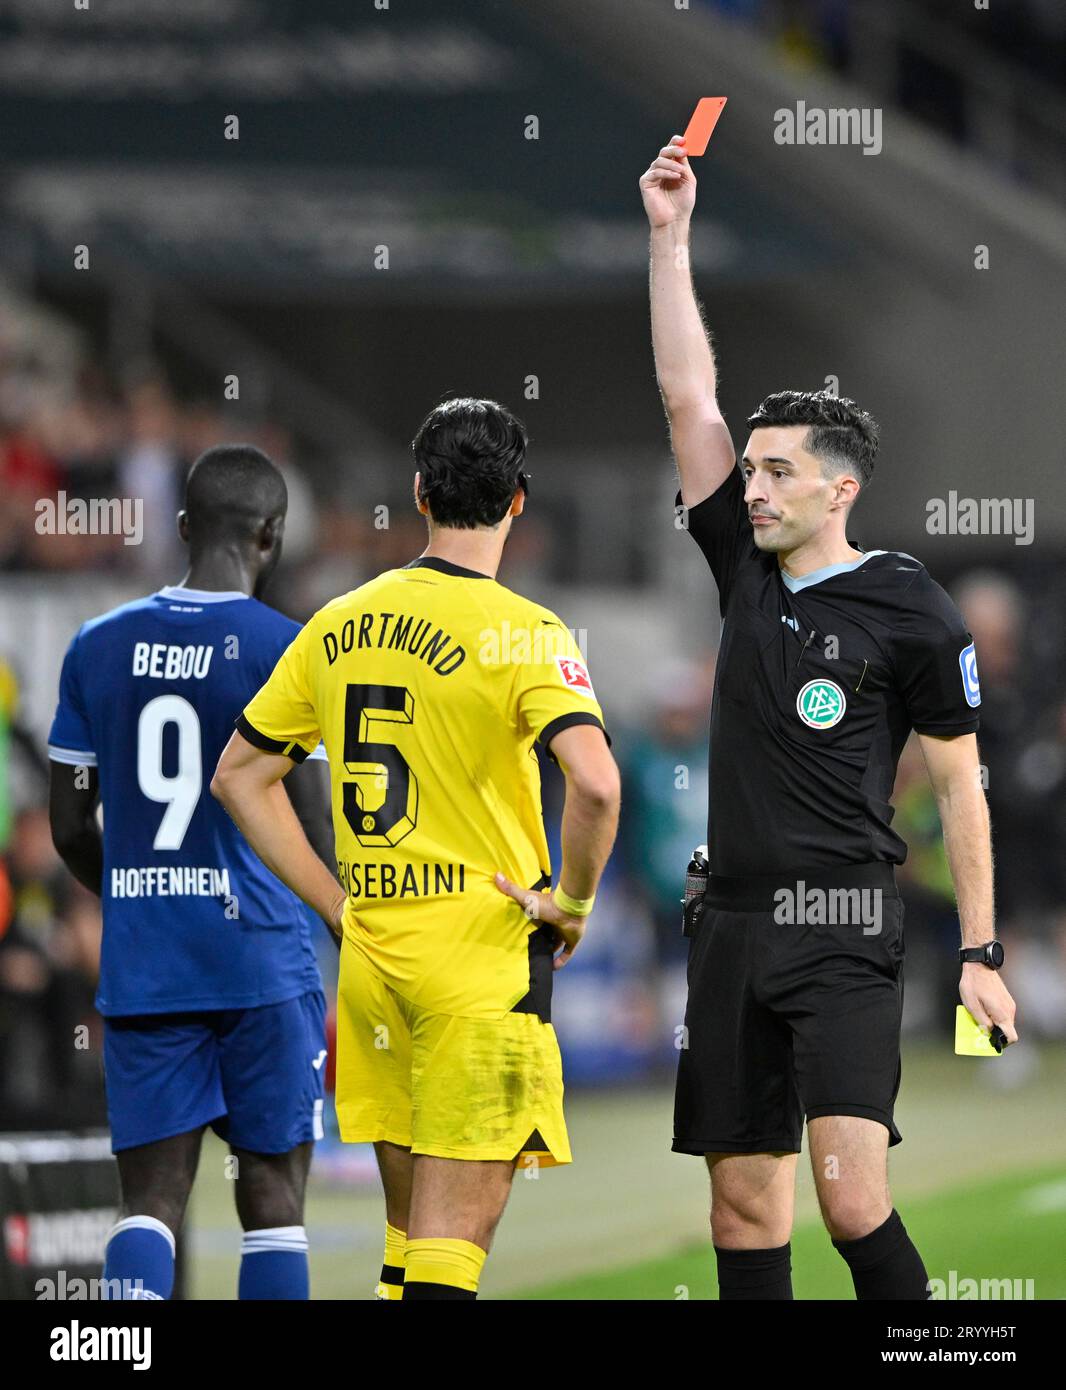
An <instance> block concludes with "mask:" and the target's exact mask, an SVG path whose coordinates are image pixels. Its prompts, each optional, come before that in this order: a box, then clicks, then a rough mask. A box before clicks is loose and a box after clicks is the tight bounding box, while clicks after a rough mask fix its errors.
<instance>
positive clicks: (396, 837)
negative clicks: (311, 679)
mask: <svg viewBox="0 0 1066 1390" xmlns="http://www.w3.org/2000/svg"><path fill="white" fill-rule="evenodd" d="M414 709H415V702H414V696H413V695H412V694H411V692H410V691H409V690H408V689H407V688H406V686H402V685H349V686H348V691H347V695H346V697H345V703H344V768H345V771H346V772H347V773H348V775H349V776H350V777H353V778H354V779H355V780H354V781H352V782H345V783H344V789H343V802H342V804H343V807H344V816H345V819H346V820H347V822H348V824H349V825H350V826H351V827H352V831H353V833H354V835H355V837H356V839H357V840H358V841H359V843H360V844H361V845H364V846H370V845H398V844H399V843H400V841H401V840H402V839H403V838H404V836H405V835H409V834H410V833H411V831H412V830H413V829H414V828H415V822H416V821H417V820H418V779H417V778H416V777H415V775H414V773H413V772H412V771H411V768H410V766H409V764H408V762H407V759H406V758H405V757H404V756H403V754H402V753H401V752H400V750H399V749H398V748H396V747H395V746H394V745H393V744H391V743H376V742H371V740H370V725H371V723H372V722H374V721H379V722H382V723H388V724H412V723H414Z"/></svg>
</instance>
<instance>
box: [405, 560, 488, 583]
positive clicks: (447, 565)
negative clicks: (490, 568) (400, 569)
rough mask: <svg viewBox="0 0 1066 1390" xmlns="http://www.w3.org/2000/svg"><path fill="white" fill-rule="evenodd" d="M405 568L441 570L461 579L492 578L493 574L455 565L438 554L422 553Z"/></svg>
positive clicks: (442, 572)
mask: <svg viewBox="0 0 1066 1390" xmlns="http://www.w3.org/2000/svg"><path fill="white" fill-rule="evenodd" d="M404 569H405V570H417V569H429V570H440V572H441V574H454V575H455V576H456V577H457V578H459V579H491V578H492V575H491V574H482V573H481V571H480V570H468V569H464V568H463V566H462V565H453V564H452V562H451V560H440V559H438V558H437V556H436V555H420V556H419V557H418V559H417V560H412V561H411V562H410V564H407V565H404Z"/></svg>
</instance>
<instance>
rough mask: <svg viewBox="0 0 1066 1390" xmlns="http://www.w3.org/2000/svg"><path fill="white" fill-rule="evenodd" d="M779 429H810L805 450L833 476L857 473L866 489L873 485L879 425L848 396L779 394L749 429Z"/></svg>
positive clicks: (760, 410) (752, 417) (764, 405)
mask: <svg viewBox="0 0 1066 1390" xmlns="http://www.w3.org/2000/svg"><path fill="white" fill-rule="evenodd" d="M776 425H809V426H810V428H809V429H808V431H807V437H806V438H805V439H804V441H803V447H804V448H805V449H806V450H807V452H808V453H809V454H814V455H815V457H816V458H819V459H821V460H822V462H823V463H824V465H825V468H826V470H827V471H828V472H829V473H830V474H832V473H843V472H849V473H855V474H857V475H858V479H859V482H860V483H861V485H862V486H863V487H865V486H866V484H867V483H868V482H869V481H870V478H871V476H872V475H873V471H874V459H875V458H876V457H877V438H878V428H877V423H876V421H875V420H874V419H873V417H872V416H871V415H868V414H867V412H866V411H865V410H860V409H859V407H858V406H857V405H856V404H855V402H854V401H852V400H849V399H848V397H847V396H834V395H831V394H830V393H829V392H828V391H775V392H774V394H773V395H772V396H767V397H766V399H765V400H764V401H763V403H762V405H760V406H759V408H758V409H757V410H756V412H755V414H754V415H749V416H748V428H749V429H753V430H758V429H767V428H768V427H773V426H776Z"/></svg>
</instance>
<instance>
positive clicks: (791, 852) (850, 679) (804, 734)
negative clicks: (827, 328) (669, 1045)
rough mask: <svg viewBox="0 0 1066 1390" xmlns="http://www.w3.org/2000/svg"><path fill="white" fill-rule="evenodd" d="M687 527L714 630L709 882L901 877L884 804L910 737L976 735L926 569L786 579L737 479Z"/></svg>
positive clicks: (969, 648)
mask: <svg viewBox="0 0 1066 1390" xmlns="http://www.w3.org/2000/svg"><path fill="white" fill-rule="evenodd" d="M678 504H679V505H680V493H679V494H678ZM687 520H688V530H689V531H690V532H691V534H692V537H693V539H694V540H695V541H696V543H697V544H698V545H699V547H700V549H701V550H702V551H703V553H704V555H705V556H706V558H707V563H708V564H709V565H710V567H711V571H712V573H713V574H714V578H715V582H716V583H717V585H718V594H719V599H720V606H721V612H722V618H723V628H722V643H721V647H720V649H719V653H718V667H717V674H716V676H715V684H714V700H713V704H712V707H711V739H710V812H709V821H708V830H707V845H708V852H709V859H710V869H711V872H712V874H723V875H735V876H740V875H750V874H758V875H765V874H775V873H778V872H782V871H790V870H807V871H814V870H826V869H830V870H831V869H832V868H834V867H836V866H838V865H841V864H859V863H865V862H868V861H870V860H884V861H887V862H889V863H893V864H901V863H902V862H903V860H904V859H905V858H906V854H907V849H906V845H905V844H904V842H903V840H902V839H901V838H900V837H899V835H897V834H896V833H895V831H894V830H893V829H892V826H891V821H892V816H893V808H892V807H891V806H890V805H889V797H890V796H891V795H892V787H893V783H894V781H895V776H896V764H897V763H898V761H899V756H900V753H901V751H902V749H903V745H904V743H905V742H906V741H907V736H908V734H909V733H910V731H911V729H912V728H913V729H916V730H917V731H918V732H919V733H923V734H945V735H954V734H968V733H973V732H975V730H976V729H977V726H978V716H977V706H978V705H979V704H980V700H981V697H980V691H979V688H978V683H977V669H976V662H975V659H974V653H973V641H972V638H971V637H970V634H969V633H968V632H967V630H966V624H965V623H964V622H963V620H962V615H961V614H960V613H959V610H958V609H957V608H956V606H955V604H954V603H952V601H951V599H950V598H948V596H947V594H946V593H945V592H944V590H943V589H942V588H941V587H940V585H939V584H937V583H936V582H935V581H934V580H933V579H932V578H931V577H930V576H929V573H928V572H927V570H926V569H925V566H924V565H922V564H920V563H919V562H918V561H917V560H915V559H913V558H912V557H911V556H910V555H903V554H901V553H899V552H897V551H888V552H885V551H876V550H875V551H871V552H869V553H868V554H867V555H865V556H863V557H862V558H861V559H859V560H856V561H852V562H849V563H846V564H843V565H830V566H827V567H826V568H825V569H821V570H817V571H815V572H814V573H813V574H808V575H805V576H803V577H802V578H801V579H791V578H790V577H788V576H786V575H783V574H782V572H781V568H780V566H779V564H778V560H777V556H776V554H773V553H769V552H768V553H763V552H762V551H760V550H759V548H758V547H757V546H756V544H755V542H754V540H753V538H752V526H751V522H750V520H749V518H748V510H747V506H746V505H745V502H744V480H743V477H742V475H741V473H740V470H739V469H738V468H734V470H733V471H732V473H731V474H730V475H729V477H728V479H727V480H726V481H725V482H724V483H723V484H722V485H721V487H719V488H718V490H717V491H716V492H713V493H712V494H711V495H710V497H708V498H706V499H705V500H704V501H702V502H700V503H699V504H698V505H697V506H695V507H691V508H689V509H688V517H687Z"/></svg>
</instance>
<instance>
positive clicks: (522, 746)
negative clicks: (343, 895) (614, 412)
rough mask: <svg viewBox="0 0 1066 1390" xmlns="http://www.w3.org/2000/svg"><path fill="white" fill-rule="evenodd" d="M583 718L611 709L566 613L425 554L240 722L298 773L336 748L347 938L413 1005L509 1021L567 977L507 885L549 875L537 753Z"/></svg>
mask: <svg viewBox="0 0 1066 1390" xmlns="http://www.w3.org/2000/svg"><path fill="white" fill-rule="evenodd" d="M573 724H593V725H596V726H597V727H599V728H601V729H602V728H603V715H602V711H601V710H600V706H599V704H598V702H597V700H596V696H595V694H594V692H593V689H592V684H591V682H590V680H589V675H588V670H587V668H586V666H585V663H584V661H583V660H582V657H581V652H580V650H579V648H578V646H577V643H576V642H575V640H574V638H573V636H572V635H571V633H570V632H569V631H568V630H567V629H566V628H565V627H564V626H563V624H562V623H561V622H560V621H559V619H558V618H557V617H556V616H555V614H554V613H551V612H549V610H548V609H546V608H542V607H540V605H538V604H535V603H532V602H530V601H529V600H528V599H525V598H522V597H521V596H520V595H518V594H515V593H512V592H511V591H510V590H509V589H505V588H504V587H503V586H502V585H500V584H497V583H496V581H495V580H494V579H490V578H489V577H488V576H487V575H482V574H478V573H477V572H476V571H474V570H468V569H464V568H461V567H460V566H458V565H454V564H452V563H451V562H449V561H445V560H439V559H436V558H432V557H423V558H421V559H419V560H415V561H413V562H412V563H411V564H409V565H407V566H406V567H405V568H403V569H396V570H389V571H387V572H386V573H384V574H382V575H379V576H378V577H377V578H376V579H373V580H371V581H370V583H368V584H364V585H363V586H362V587H361V588H359V589H355V590H353V591H352V592H351V593H349V594H345V595H344V596H343V597H341V598H338V599H334V601H333V602H332V603H330V604H327V605H326V607H325V608H323V609H321V610H320V611H319V612H318V613H316V614H315V616H314V617H313V618H312V619H311V621H310V622H309V623H308V624H307V626H306V627H304V628H303V630H302V631H301V632H300V633H299V635H298V636H297V637H296V638H295V639H294V641H293V643H292V645H291V646H290V647H289V649H288V650H287V651H286V652H285V654H284V656H282V658H281V660H280V661H279V662H278V664H277V666H276V667H275V669H274V672H273V674H272V675H271V677H270V679H269V680H268V681H267V683H266V685H264V686H263V688H262V690H260V691H259V693H258V694H257V695H256V696H255V698H254V699H253V700H252V702H251V703H250V704H249V705H248V707H247V708H246V709H245V711H244V714H243V716H242V718H241V719H240V720H239V721H238V728H239V729H240V731H241V733H242V734H243V735H244V736H245V737H246V738H248V739H249V740H250V741H251V742H252V743H254V744H256V745H257V746H258V747H260V748H264V749H267V750H268V751H272V752H278V753H287V754H288V755H289V756H290V757H294V758H295V759H296V760H297V761H302V760H303V758H305V757H306V756H307V754H308V753H310V752H311V751H312V750H313V749H314V748H315V747H316V746H317V744H318V741H319V738H320V737H321V739H322V741H323V742H324V743H325V746H326V752H327V754H328V756H329V766H330V772H331V778H332V784H333V825H334V832H335V836H336V851H337V864H338V873H339V875H340V879H341V883H342V884H343V885H344V886H345V887H346V888H347V890H348V902H347V905H346V907H345V914H344V924H343V925H344V934H345V938H346V940H347V941H348V942H350V943H351V945H352V946H353V947H355V949H357V950H358V951H360V952H362V953H363V955H364V956H365V958H366V959H367V960H368V961H369V962H370V963H371V965H372V966H373V967H374V969H375V970H377V971H378V973H379V974H380V975H381V977H382V978H383V979H384V980H385V982H386V983H387V984H389V985H391V987H392V988H393V989H395V990H396V991H397V992H398V993H399V994H401V995H403V996H404V997H405V998H407V999H409V1000H411V1001H412V1002H413V1003H416V1004H420V1005H423V1006H425V1007H426V1008H428V1009H431V1010H432V1011H434V1012H438V1013H449V1014H462V1015H466V1016H469V1017H486V1018H495V1017H499V1016H500V1015H501V1014H503V1013H506V1012H507V1011H508V1010H510V1009H511V1008H512V1007H513V1006H514V1005H515V1004H519V1003H520V1001H521V1004H522V1006H523V1007H528V1006H527V1005H526V996H527V995H529V994H530V991H531V972H533V971H534V961H536V966H535V973H536V974H537V977H538V979H540V978H542V977H543V969H544V966H545V964H547V965H548V966H550V960H548V961H547V962H545V960H544V938H545V930H544V929H542V930H541V931H540V932H538V933H537V939H536V941H535V942H531V941H530V940H529V938H530V936H531V933H534V932H535V931H536V929H537V924H536V923H535V922H531V921H530V920H529V919H528V918H527V917H526V915H525V912H524V911H523V909H522V908H521V907H520V906H519V904H518V903H516V902H515V901H514V899H513V898H509V897H506V896H505V895H504V894H502V893H501V892H500V891H499V889H498V888H497V887H496V885H495V883H494V881H493V879H494V875H495V874H496V873H497V872H498V871H499V872H502V873H504V874H506V876H507V877H508V878H509V879H511V881H512V882H514V883H519V884H522V885H525V886H529V887H533V886H535V885H537V884H543V883H544V882H545V880H548V878H549V875H550V872H551V867H550V864H549V859H548V846H547V841H546V838H545V834H544V823H543V819H542V815H541V798H540V775H539V769H538V766H537V759H536V754H535V753H534V751H533V745H534V743H535V742H536V741H537V740H538V739H539V740H540V741H541V743H542V744H546V743H547V741H548V740H549V739H550V738H552V737H553V736H554V735H555V734H556V733H558V732H559V731H560V730H562V729H565V728H567V727H569V726H570V725H573ZM530 1011H535V1012H540V1009H539V1008H533V1009H531V1010H530Z"/></svg>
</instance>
